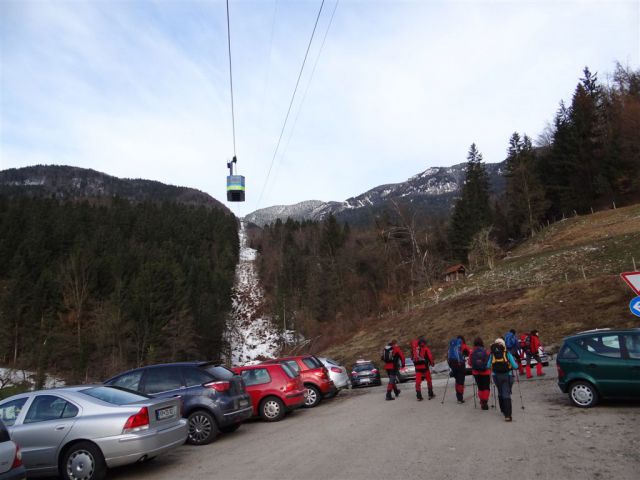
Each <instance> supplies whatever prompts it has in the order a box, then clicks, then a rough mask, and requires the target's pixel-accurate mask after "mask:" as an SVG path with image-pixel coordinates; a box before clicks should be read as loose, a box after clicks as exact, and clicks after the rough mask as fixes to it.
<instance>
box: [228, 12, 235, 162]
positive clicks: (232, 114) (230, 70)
mask: <svg viewBox="0 0 640 480" xmlns="http://www.w3.org/2000/svg"><path fill="white" fill-rule="evenodd" d="M229 24H230V22H229V0H227V45H228V46H229V86H230V88H231V129H232V132H233V158H234V159H235V158H236V115H235V109H234V104H233V70H232V68H231V28H230V26H229Z"/></svg>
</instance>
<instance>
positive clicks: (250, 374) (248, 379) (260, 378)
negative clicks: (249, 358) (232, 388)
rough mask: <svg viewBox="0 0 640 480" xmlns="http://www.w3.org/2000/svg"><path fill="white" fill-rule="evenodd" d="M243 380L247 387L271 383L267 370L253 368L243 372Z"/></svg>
mask: <svg viewBox="0 0 640 480" xmlns="http://www.w3.org/2000/svg"><path fill="white" fill-rule="evenodd" d="M242 380H243V381H244V384H245V385H246V386H247V387H250V386H252V385H264V384H265V383H270V382H271V376H270V375H269V372H268V371H267V369H266V368H253V369H250V370H244V371H243V372H242Z"/></svg>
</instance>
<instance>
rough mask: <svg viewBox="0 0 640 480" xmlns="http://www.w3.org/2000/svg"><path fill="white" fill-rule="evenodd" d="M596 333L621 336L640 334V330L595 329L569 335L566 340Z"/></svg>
mask: <svg viewBox="0 0 640 480" xmlns="http://www.w3.org/2000/svg"><path fill="white" fill-rule="evenodd" d="M595 333H610V334H620V333H640V328H621V329H612V328H594V329H592V330H584V331H582V332H578V333H574V334H573V335H569V336H567V337H565V339H572V338H578V337H583V336H589V335H593V334H595Z"/></svg>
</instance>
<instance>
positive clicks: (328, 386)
mask: <svg viewBox="0 0 640 480" xmlns="http://www.w3.org/2000/svg"><path fill="white" fill-rule="evenodd" d="M262 363H263V364H270V363H284V364H286V365H288V366H289V367H290V368H291V369H292V370H294V371H295V372H296V373H298V374H299V375H300V377H301V378H302V383H303V384H304V386H305V388H306V389H307V396H306V399H305V402H304V406H305V407H306V408H313V407H315V406H317V405H318V404H319V403H320V402H321V401H322V399H323V398H324V397H325V396H331V395H333V394H334V393H335V391H336V386H335V385H334V384H333V382H332V381H331V379H330V378H329V372H328V371H327V369H326V367H325V366H324V365H322V362H321V361H320V360H318V359H317V358H316V357H314V356H313V355H298V356H294V357H283V358H276V359H273V360H267V361H265V362H262Z"/></svg>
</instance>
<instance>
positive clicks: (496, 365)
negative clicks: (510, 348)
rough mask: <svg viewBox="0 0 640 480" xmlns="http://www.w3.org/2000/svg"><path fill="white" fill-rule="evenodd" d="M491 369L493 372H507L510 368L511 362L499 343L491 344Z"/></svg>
mask: <svg viewBox="0 0 640 480" xmlns="http://www.w3.org/2000/svg"><path fill="white" fill-rule="evenodd" d="M491 355H492V358H491V370H492V371H493V373H507V372H509V370H511V364H510V363H509V359H508V358H507V351H506V350H505V348H504V347H503V346H502V344H500V343H494V344H493V345H491Z"/></svg>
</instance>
